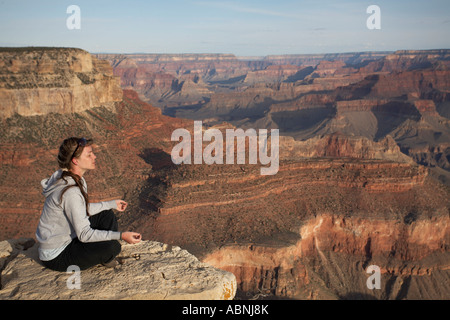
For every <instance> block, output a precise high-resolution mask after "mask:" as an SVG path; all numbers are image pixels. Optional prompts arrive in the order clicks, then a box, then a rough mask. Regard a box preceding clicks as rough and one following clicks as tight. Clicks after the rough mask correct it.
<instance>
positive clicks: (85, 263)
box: [42, 210, 122, 271]
mask: <svg viewBox="0 0 450 320" xmlns="http://www.w3.org/2000/svg"><path fill="white" fill-rule="evenodd" d="M89 221H90V222H91V228H92V229H98V230H111V231H118V224H117V219H116V216H115V214H114V212H113V211H112V210H105V211H102V212H100V213H98V214H96V215H94V216H91V217H89ZM121 249H122V247H121V245H120V243H119V241H117V240H109V241H99V242H87V243H83V242H81V241H80V240H78V238H75V239H73V240H72V242H71V243H70V244H69V245H68V246H67V247H66V248H65V249H64V250H63V251H62V252H61V253H60V254H59V255H58V256H57V257H56V258H54V259H53V260H50V261H42V263H43V264H44V266H46V267H47V268H49V269H52V270H55V271H67V268H68V267H69V266H71V265H75V266H78V267H79V268H80V270H85V269H88V268H90V267H92V266H95V265H97V264H101V263H108V262H110V261H111V260H113V259H114V258H115V257H116V256H117V255H118V254H119V253H120V251H121Z"/></svg>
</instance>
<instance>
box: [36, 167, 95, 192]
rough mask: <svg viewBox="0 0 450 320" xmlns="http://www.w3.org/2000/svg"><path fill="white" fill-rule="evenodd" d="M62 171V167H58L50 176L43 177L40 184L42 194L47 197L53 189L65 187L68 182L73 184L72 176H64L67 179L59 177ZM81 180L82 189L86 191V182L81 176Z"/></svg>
mask: <svg viewBox="0 0 450 320" xmlns="http://www.w3.org/2000/svg"><path fill="white" fill-rule="evenodd" d="M62 173H63V170H62V169H59V170H57V171H55V172H54V173H53V174H52V175H51V177H50V178H46V179H43V180H42V181H41V186H42V194H43V195H44V196H45V197H46V198H47V197H48V196H49V195H51V194H52V193H53V192H54V191H55V190H58V189H61V188H63V187H66V186H67V185H69V184H75V181H73V179H72V177H66V178H65V179H66V180H67V182H66V181H64V180H62V179H60V178H61V175H62ZM81 180H83V183H84V189H85V191H86V192H87V190H86V189H87V188H86V184H85V181H84V178H83V177H82V178H81Z"/></svg>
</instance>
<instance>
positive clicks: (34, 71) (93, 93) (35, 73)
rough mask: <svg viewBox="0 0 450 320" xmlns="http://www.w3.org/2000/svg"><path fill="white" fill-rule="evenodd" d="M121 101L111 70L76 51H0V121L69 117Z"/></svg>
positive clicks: (118, 84)
mask: <svg viewBox="0 0 450 320" xmlns="http://www.w3.org/2000/svg"><path fill="white" fill-rule="evenodd" d="M121 99H122V90H121V88H120V83H119V81H118V79H117V78H115V77H114V75H113V73H112V68H111V66H110V65H109V64H108V63H107V62H106V61H101V60H98V59H96V58H95V57H93V56H91V54H90V53H88V52H86V51H84V50H80V49H71V48H68V49H62V48H11V49H8V48H3V49H1V50H0V101H1V104H2V109H1V110H0V117H2V118H8V117H10V116H12V115H13V114H14V113H17V114H19V115H22V116H34V115H44V114H48V113H51V112H56V113H74V112H81V111H84V110H88V109H92V108H94V107H100V106H109V107H110V108H112V107H113V106H112V105H111V104H112V103H114V102H118V101H120V100H121Z"/></svg>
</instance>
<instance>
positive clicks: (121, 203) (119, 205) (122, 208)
mask: <svg viewBox="0 0 450 320" xmlns="http://www.w3.org/2000/svg"><path fill="white" fill-rule="evenodd" d="M116 204H117V210H118V211H121V212H122V211H125V209H126V208H127V206H128V203H126V202H125V201H123V200H116Z"/></svg>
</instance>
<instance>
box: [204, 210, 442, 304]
mask: <svg viewBox="0 0 450 320" xmlns="http://www.w3.org/2000/svg"><path fill="white" fill-rule="evenodd" d="M449 228H450V220H449V217H448V215H447V216H445V215H444V216H439V217H434V218H431V219H420V220H414V217H413V216H412V215H411V216H410V217H408V219H405V220H404V221H395V222H394V221H390V220H386V219H384V218H382V219H376V218H374V219H365V218H363V217H361V218H352V217H344V216H339V215H335V214H332V213H331V214H322V215H319V216H317V217H315V218H313V219H311V220H308V221H305V223H304V225H302V226H301V227H300V228H299V229H298V232H299V235H300V240H298V241H297V242H293V243H292V244H290V245H286V246H281V245H278V246H276V245H271V244H266V245H264V244H247V245H229V246H225V247H223V248H220V249H217V250H216V251H214V252H212V253H210V254H208V255H207V256H206V257H204V259H203V260H204V261H205V262H208V263H211V264H212V265H215V266H216V267H220V268H222V269H224V270H228V271H230V272H233V273H234V274H235V275H236V277H237V281H238V283H239V290H241V292H245V293H252V294H253V295H261V294H262V295H269V296H270V295H276V296H285V297H296V298H301V299H305V298H307V299H368V298H370V299H444V300H446V299H448V298H449V296H448V292H449V289H450V288H449V284H448V282H447V281H446V280H445V279H446V278H447V277H448V275H449V273H450V260H449V253H448V248H449V240H450V239H449V232H450V230H449ZM369 265H377V266H378V267H379V268H380V271H381V288H380V289H378V290H370V289H369V288H368V287H367V285H366V281H367V278H368V277H369V275H370V274H368V273H367V272H366V269H367V267H368V266H369Z"/></svg>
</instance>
